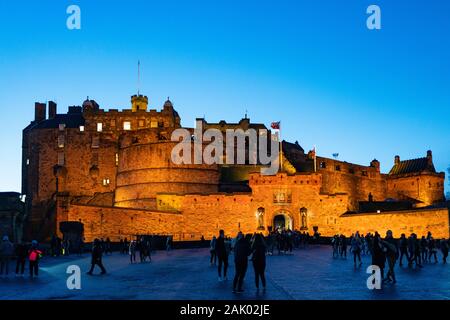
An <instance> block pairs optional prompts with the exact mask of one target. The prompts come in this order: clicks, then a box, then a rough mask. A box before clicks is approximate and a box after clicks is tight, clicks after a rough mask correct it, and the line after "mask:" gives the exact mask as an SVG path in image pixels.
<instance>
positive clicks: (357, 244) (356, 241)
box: [351, 231, 362, 268]
mask: <svg viewBox="0 0 450 320" xmlns="http://www.w3.org/2000/svg"><path fill="white" fill-rule="evenodd" d="M351 246H352V252H353V264H354V266H355V268H356V259H357V258H358V260H359V266H361V265H362V261H361V239H360V236H359V232H358V231H356V233H355V236H354V237H353V238H352V242H351Z"/></svg>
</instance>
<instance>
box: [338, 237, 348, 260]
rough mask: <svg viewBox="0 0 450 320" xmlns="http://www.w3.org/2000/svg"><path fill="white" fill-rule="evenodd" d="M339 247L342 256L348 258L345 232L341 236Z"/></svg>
mask: <svg viewBox="0 0 450 320" xmlns="http://www.w3.org/2000/svg"><path fill="white" fill-rule="evenodd" d="M339 248H340V254H341V258H344V259H347V238H346V237H345V235H343V234H341V236H340V237H339Z"/></svg>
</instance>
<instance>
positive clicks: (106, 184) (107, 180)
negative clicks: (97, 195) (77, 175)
mask: <svg viewBox="0 0 450 320" xmlns="http://www.w3.org/2000/svg"><path fill="white" fill-rule="evenodd" d="M103 185H104V186H108V185H109V179H107V178H106V179H103Z"/></svg>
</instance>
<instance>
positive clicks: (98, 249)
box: [87, 239, 106, 276]
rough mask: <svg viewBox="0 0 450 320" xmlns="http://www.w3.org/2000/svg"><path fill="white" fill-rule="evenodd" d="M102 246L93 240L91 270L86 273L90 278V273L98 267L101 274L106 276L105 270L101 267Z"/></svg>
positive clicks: (96, 240)
mask: <svg viewBox="0 0 450 320" xmlns="http://www.w3.org/2000/svg"><path fill="white" fill-rule="evenodd" d="M103 250H104V249H103V246H102V244H101V241H100V240H98V239H95V240H94V244H93V246H92V259H91V269H90V270H89V271H88V273H87V274H88V275H90V276H92V272H93V271H94V268H95V266H96V265H97V266H99V267H100V269H101V270H102V272H101V274H106V269H105V267H104V266H103V262H102V256H103Z"/></svg>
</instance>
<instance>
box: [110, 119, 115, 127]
mask: <svg viewBox="0 0 450 320" xmlns="http://www.w3.org/2000/svg"><path fill="white" fill-rule="evenodd" d="M115 126H116V120H114V119H113V120H111V127H115Z"/></svg>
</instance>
